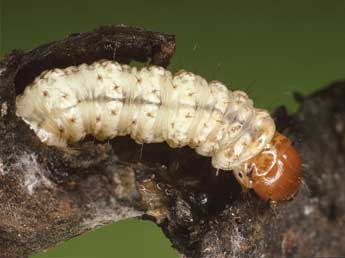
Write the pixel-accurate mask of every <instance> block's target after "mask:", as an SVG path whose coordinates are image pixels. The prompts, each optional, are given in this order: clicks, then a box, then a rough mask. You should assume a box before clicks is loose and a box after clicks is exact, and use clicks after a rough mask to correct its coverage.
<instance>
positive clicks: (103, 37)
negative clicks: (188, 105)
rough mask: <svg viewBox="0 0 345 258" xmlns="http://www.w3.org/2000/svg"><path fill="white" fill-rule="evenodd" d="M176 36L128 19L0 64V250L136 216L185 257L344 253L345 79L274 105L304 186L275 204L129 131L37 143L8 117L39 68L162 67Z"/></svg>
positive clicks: (14, 253) (13, 251) (7, 253)
mask: <svg viewBox="0 0 345 258" xmlns="http://www.w3.org/2000/svg"><path fill="white" fill-rule="evenodd" d="M174 50H175V39H174V36H171V35H165V34H161V33H154V32H150V31H146V30H143V29H139V28H133V27H127V26H107V27H101V28H99V29H97V30H95V31H92V32H89V33H82V34H74V35H71V36H69V37H67V38H66V39H63V40H60V41H56V42H52V43H49V44H46V45H44V46H41V47H38V48H36V49H34V50H32V51H29V52H22V51H14V52H12V53H11V54H9V55H8V56H6V57H5V58H4V60H2V61H0V107H1V112H0V257H26V256H28V255H30V254H32V253H35V252H38V251H40V250H43V249H46V248H48V247H50V246H53V245H55V244H56V243H58V242H61V241H64V240H67V239H69V238H71V237H73V236H76V235H79V234H82V233H84V232H85V231H87V230H90V229H92V228H95V227H99V226H101V225H104V224H107V223H111V222H113V221H114V220H120V219H124V218H129V217H137V216H141V217H142V218H143V219H150V220H153V221H155V222H156V223H157V225H158V226H160V227H161V228H162V230H163V232H164V233H165V234H166V236H167V237H168V238H169V239H170V240H171V242H172V244H173V245H174V247H175V248H176V249H177V250H178V251H179V252H180V253H181V256H185V257H191V258H192V257H193V258H196V257H210V258H211V257H212V258H215V257H216V258H218V257H219V258H220V257H243V258H244V257H322V256H323V257H326V256H345V247H344V245H343V243H345V235H344V234H343V232H345V215H344V211H345V186H344V184H343V182H345V171H344V167H345V153H344V152H345V151H344V150H345V105H344V103H343V100H344V98H345V82H337V83H334V84H332V85H330V86H328V87H326V88H325V89H324V90H321V91H319V92H316V93H314V94H312V95H310V96H308V97H304V98H303V97H300V96H299V98H298V99H299V101H300V102H301V107H300V110H299V111H298V112H297V113H296V114H293V115H288V114H287V113H286V110H285V109H284V108H283V107H280V108H278V109H276V112H275V114H274V116H275V118H276V122H277V126H278V128H279V130H280V131H281V132H283V133H285V134H287V135H288V136H289V137H290V138H291V139H292V140H293V141H294V143H295V145H296V148H297V149H298V150H299V152H300V153H301V156H302V160H303V170H304V171H303V178H304V179H303V185H302V187H301V189H300V191H299V193H298V195H297V196H296V197H295V198H294V199H293V200H292V201H289V202H284V203H279V204H277V205H275V206H272V205H270V204H269V203H266V202H264V201H262V200H260V199H258V197H256V196H255V195H254V194H252V193H251V192H249V193H246V194H244V193H242V192H241V189H240V187H239V185H238V184H237V182H236V181H235V179H234V177H233V176H232V175H231V174H230V173H225V172H224V173H221V174H220V175H218V176H217V175H216V174H215V169H214V168H212V166H211V164H210V160H209V159H208V158H205V157H201V156H198V155H197V154H195V153H194V151H193V150H191V149H189V148H182V149H170V148H168V146H167V145H166V144H150V145H148V144H147V145H144V148H143V152H142V154H141V148H142V146H140V145H137V144H136V143H134V142H133V141H132V140H131V139H129V137H118V138H116V139H114V140H111V141H109V142H107V143H104V142H98V141H96V140H94V139H85V140H84V141H82V142H80V143H78V144H76V145H75V146H73V147H72V148H70V149H58V148H54V147H48V146H45V145H44V144H42V143H41V142H40V141H39V140H38V138H37V137H36V136H35V135H34V133H33V132H32V131H31V130H30V129H29V128H28V126H27V125H26V124H25V123H24V122H23V121H22V120H21V119H19V118H17V117H16V116H15V96H16V94H19V93H21V92H22V91H23V89H24V87H25V85H26V84H28V83H29V82H30V81H31V80H32V79H33V78H34V77H35V76H36V75H38V74H39V73H40V72H41V71H43V70H46V69H50V68H53V67H60V68H63V67H66V66H69V65H77V64H80V63H84V62H86V63H91V62H93V61H95V60H99V59H102V58H103V59H115V60H117V61H119V62H121V63H129V62H130V61H132V60H135V61H140V62H150V63H152V64H156V65H162V66H167V65H168V64H169V60H170V58H171V57H172V55H173V53H174Z"/></svg>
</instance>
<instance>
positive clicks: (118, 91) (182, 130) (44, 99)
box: [17, 60, 275, 170]
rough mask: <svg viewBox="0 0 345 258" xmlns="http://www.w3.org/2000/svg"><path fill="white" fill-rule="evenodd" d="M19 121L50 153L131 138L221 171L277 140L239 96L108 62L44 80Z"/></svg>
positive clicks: (21, 101)
mask: <svg viewBox="0 0 345 258" xmlns="http://www.w3.org/2000/svg"><path fill="white" fill-rule="evenodd" d="M17 115H18V116H20V117H22V118H23V119H24V120H25V121H26V122H27V123H28V124H30V126H31V127H32V128H33V129H34V130H35V132H36V133H37V135H38V136H39V137H40V138H41V140H42V141H43V142H45V143H47V144H48V145H55V146H66V145H67V144H68V143H72V142H77V141H80V140H81V139H83V138H84V137H85V136H86V135H87V134H91V135H94V136H95V137H96V138H97V139H100V140H103V139H109V138H114V137H116V136H117V135H130V136H131V137H132V138H133V139H134V140H135V141H136V142H138V143H153V142H163V141H166V142H167V143H168V144H169V145H170V146H171V147H174V148H176V147H183V146H186V145H188V146H190V147H192V148H195V149H196V152H197V153H199V154H201V155H204V156H212V164H213V166H214V167H215V168H219V169H224V170H231V169H234V167H236V166H238V165H239V164H240V163H241V162H243V161H244V160H247V159H249V158H251V157H253V156H254V155H256V154H257V153H259V152H260V151H261V150H262V149H263V148H264V146H265V145H266V144H267V143H269V142H270V141H271V139H272V137H273V134H274V132H275V125H274V122H273V120H272V118H271V116H270V115H269V113H268V112H267V111H265V110H262V109H255V108H254V107H253V102H252V101H251V100H250V99H249V98H248V96H247V94H246V93H244V92H242V91H230V90H228V89H227V88H226V86H225V85H224V84H222V83H221V82H218V81H212V82H210V83H208V82H207V81H206V80H205V79H203V78H202V77H200V76H198V75H195V74H193V73H190V72H186V71H180V72H178V73H177V74H175V75H172V74H171V72H169V71H168V70H165V69H164V68H162V67H157V66H150V67H144V68H142V69H137V68H136V67H131V66H128V65H121V64H119V63H117V62H113V61H107V60H101V61H98V62H95V63H93V64H91V65H86V64H82V65H79V66H78V67H76V66H70V67H67V68H65V69H53V70H50V71H45V72H43V73H42V74H41V75H40V76H38V77H37V78H36V79H35V81H34V82H33V83H32V84H31V85H29V86H28V87H26V89H25V92H24V94H22V95H21V96H18V97H17Z"/></svg>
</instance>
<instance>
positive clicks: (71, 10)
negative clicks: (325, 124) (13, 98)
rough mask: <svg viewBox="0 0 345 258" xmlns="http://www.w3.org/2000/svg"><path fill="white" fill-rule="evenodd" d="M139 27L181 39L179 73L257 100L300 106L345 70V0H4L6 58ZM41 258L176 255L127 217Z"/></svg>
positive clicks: (1, 32)
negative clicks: (300, 96)
mask: <svg viewBox="0 0 345 258" xmlns="http://www.w3.org/2000/svg"><path fill="white" fill-rule="evenodd" d="M119 23H124V24H129V25H136V26H142V27H146V28H148V29H151V30H155V31H160V32H166V33H172V34H175V35H176V36H177V43H178V44H177V52H176V55H175V56H174V58H173V62H172V64H171V66H170V68H171V69H172V70H177V69H179V68H183V69H186V70H191V71H193V72H196V73H198V74H200V75H203V76H204V77H206V78H208V79H218V80H221V81H224V82H226V83H227V84H228V85H230V86H231V88H236V89H242V90H246V91H247V92H248V93H249V94H250V96H251V97H252V98H253V99H254V101H255V102H256V103H257V104H256V105H257V106H261V107H265V108H269V109H272V108H273V107H275V106H277V105H280V104H284V105H286V106H288V107H289V109H290V111H294V110H296V108H297V105H296V103H295V102H294V101H293V99H292V95H291V93H292V92H293V91H299V92H302V93H304V94H307V93H310V92H312V91H314V90H316V89H319V88H321V87H322V86H324V85H326V84H328V83H330V82H332V81H334V80H338V79H342V78H344V77H345V69H344V67H345V1H344V0H329V1H321V0H320V1H318V0H314V1H280V0H275V1H268V0H264V1H201V0H199V1H178V0H175V1H163V0H161V1H148V0H146V1H135V0H131V1H110V0H109V1H106V0H97V1H91V0H80V1H78V0H70V1H67V0H59V1H48V0H45V1H44V0H35V1H33V0H22V1H19V0H17V1H14V0H0V55H3V54H5V53H8V52H9V51H11V50H12V49H14V48H20V49H30V48H34V47H36V46H38V45H40V44H43V43H46V42H49V41H52V40H55V39H60V38H63V37H65V36H66V35H67V34H69V33H72V32H82V31H88V30H91V29H93V28H95V27H97V26H99V25H104V24H119ZM33 257H37V258H38V257H123V258H132V257H139V258H146V257H150V258H173V257H177V255H176V253H175V252H174V251H173V249H172V248H171V247H170V243H169V241H168V240H167V239H165V237H164V236H163V234H162V233H161V231H160V230H159V229H158V228H157V227H156V226H155V225H154V224H152V223H149V222H144V221H138V220H134V219H131V220H126V221H121V222H118V223H115V224H113V225H110V226H107V227H103V228H101V229H99V230H96V231H93V232H90V233H88V234H85V235H83V236H80V237H77V238H75V239H72V240H70V241H68V242H65V243H62V244H60V245H58V246H57V247H55V248H52V249H50V250H48V251H47V252H45V253H42V254H38V255H36V256H32V258H33Z"/></svg>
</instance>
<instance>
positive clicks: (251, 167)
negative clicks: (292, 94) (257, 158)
mask: <svg viewBox="0 0 345 258" xmlns="http://www.w3.org/2000/svg"><path fill="white" fill-rule="evenodd" d="M253 170H254V165H253V164H251V165H249V166H248V170H247V176H251V175H252V174H253Z"/></svg>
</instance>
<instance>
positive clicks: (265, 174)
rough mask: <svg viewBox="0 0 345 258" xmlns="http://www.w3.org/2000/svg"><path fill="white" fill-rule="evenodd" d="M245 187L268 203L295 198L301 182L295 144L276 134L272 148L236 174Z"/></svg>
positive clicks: (245, 163) (299, 161) (268, 148)
mask: <svg viewBox="0 0 345 258" xmlns="http://www.w3.org/2000/svg"><path fill="white" fill-rule="evenodd" d="M234 174H235V176H236V178H237V179H238V180H239V181H240V182H241V184H242V185H243V186H244V187H247V188H253V189H254V191H255V192H256V193H257V194H258V195H259V196H260V197H261V198H262V199H264V200H271V201H284V200H288V199H291V198H292V197H293V196H294V195H295V194H296V192H297V191H298V187H299V184H300V181H301V160H300V157H299V155H298V153H297V151H296V149H295V148H294V147H293V146H292V143H291V141H290V140H289V139H288V138H287V137H285V136H284V135H282V134H280V133H276V134H275V135H274V137H273V139H272V141H271V143H270V144H269V146H268V147H267V148H266V149H264V150H263V151H262V152H260V153H259V154H258V155H256V156H255V157H253V158H251V159H249V160H247V161H245V162H244V164H243V165H242V167H241V168H240V169H238V170H235V171H234Z"/></svg>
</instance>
